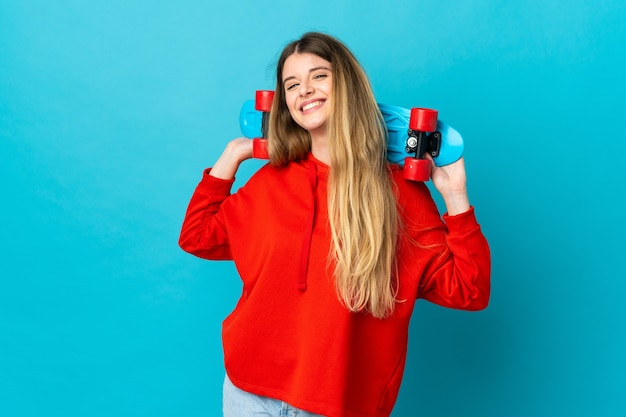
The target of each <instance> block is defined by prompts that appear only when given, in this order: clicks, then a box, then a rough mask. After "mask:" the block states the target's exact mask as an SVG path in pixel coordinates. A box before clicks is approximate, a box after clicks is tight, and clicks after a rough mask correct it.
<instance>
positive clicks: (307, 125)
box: [283, 53, 333, 138]
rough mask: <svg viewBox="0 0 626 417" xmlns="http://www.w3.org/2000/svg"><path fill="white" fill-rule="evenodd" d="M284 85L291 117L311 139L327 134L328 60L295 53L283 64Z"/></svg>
mask: <svg viewBox="0 0 626 417" xmlns="http://www.w3.org/2000/svg"><path fill="white" fill-rule="evenodd" d="M283 88H284V90H285V99H286V102H287V108H288V109H289V113H290V114H291V117H292V118H293V120H294V121H295V122H296V123H297V124H298V125H300V127H302V128H303V129H306V130H307V131H309V133H310V134H311V137H312V138H315V137H316V136H318V135H323V134H325V133H326V122H327V121H328V117H329V115H330V109H331V108H332V106H331V100H332V92H333V73H332V67H331V64H330V62H328V61H326V60H325V59H323V58H320V57H319V56H317V55H314V54H310V53H294V54H292V55H290V56H289V58H287V59H286V60H285V64H284V65H283Z"/></svg>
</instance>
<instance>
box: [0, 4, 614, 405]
mask: <svg viewBox="0 0 626 417" xmlns="http://www.w3.org/2000/svg"><path fill="white" fill-rule="evenodd" d="M625 18H626V2H622V1H619V0H607V1H581V0H569V1H557V0H529V1H525V2H509V1H487V0H474V1H462V0H423V1H414V0H413V1H409V0H406V1H389V2H383V1H376V2H374V1H371V2H370V1H363V0H360V1H356V0H354V1H346V0H332V1H328V0H318V1H316V2H299V1H295V0H291V1H284V0H272V1H263V0H256V1H249V2H243V1H239V2H237V1H221V0H216V1H199V0H179V1H177V2H169V1H167V2H166V1H154V0H152V1H147V0H123V1H122V0H108V1H100V2H84V1H79V0H74V1H72V0H57V1H43V0H38V1H37V0H3V1H2V2H0V138H1V140H0V180H1V185H2V188H1V190H2V196H3V197H2V202H1V203H0V214H1V219H2V239H1V245H2V246H1V248H0V274H1V278H0V415H2V416H11V417H18V416H19V417H26V416H65V417H71V416H81V417H83V416H187V417H192V416H217V415H219V413H220V409H221V383H222V378H223V367H222V353H221V341H220V326H221V321H222V319H223V318H224V317H225V316H226V315H227V314H228V313H229V312H230V311H231V309H232V308H233V306H234V304H235V302H236V300H237V298H238V294H239V291H240V285H239V281H238V278H237V276H236V273H235V270H234V268H233V266H232V265H231V264H230V263H226V262H222V263H219V262H207V261H202V260H199V259H196V258H194V257H192V256H190V255H188V254H185V253H183V252H182V251H181V250H180V249H179V248H178V246H177V238H178V232H179V230H180V225H181V222H182V218H183V215H184V211H185V209H186V205H187V203H188V199H189V197H190V195H191V192H192V191H193V188H194V187H195V185H196V183H197V182H198V181H199V179H200V176H201V172H202V170H203V168H205V167H207V166H210V165H211V164H212V163H213V162H214V160H215V159H216V158H217V156H218V155H219V154H220V152H221V150H222V149H223V147H224V145H225V144H226V143H227V141H228V140H230V139H231V138H233V137H235V136H238V135H239V127H238V119H237V117H238V112H239V108H240V106H241V104H242V102H243V101H244V100H247V99H251V98H253V94H254V91H255V90H256V89H264V88H273V72H272V71H273V64H274V62H275V59H276V58H277V54H278V52H279V51H280V49H281V48H282V46H284V44H285V43H286V42H287V41H289V40H291V39H293V38H296V37H298V36H299V35H301V34H302V33H303V32H304V31H307V30H311V29H314V30H322V31H327V32H329V33H331V34H333V35H336V36H338V37H339V38H341V39H342V40H344V41H345V42H346V43H347V44H348V45H349V46H350V47H351V49H352V50H353V51H354V53H355V54H356V55H357V57H358V58H359V59H360V60H361V62H362V64H363V65H364V67H365V68H366V70H367V72H368V74H369V76H370V78H371V81H372V84H373V86H374V89H375V92H376V96H377V99H378V100H379V101H380V102H383V103H388V104H395V105H400V106H404V107H412V106H423V107H434V108H437V109H439V111H440V116H441V118H442V119H444V120H446V121H448V122H449V123H450V124H452V125H453V126H454V127H456V128H457V129H458V130H459V131H461V132H462V133H463V135H464V137H465V140H466V144H467V149H466V160H467V169H468V175H469V189H470V197H471V200H472V203H473V204H474V205H475V206H477V210H478V217H479V221H480V222H481V224H482V225H483V228H484V231H485V233H486V235H487V236H488V238H489V241H490V244H491V247H492V251H493V277H492V278H493V292H492V302H491V305H490V307H489V308H488V309H487V310H486V311H483V312H479V313H467V312H459V311H453V310H446V309H443V308H441V307H437V306H433V305H430V304H428V303H425V302H420V303H418V307H417V309H416V311H415V315H414V318H413V321H412V325H411V339H410V346H409V356H408V364H407V371H406V377H405V381H404V384H403V386H402V389H401V392H400V397H399V399H398V403H397V407H396V410H395V411H394V414H393V415H394V417H400V416H418V415H420V416H422V415H423V416H457V415H464V416H481V417H485V416H531V415H532V416H552V415H576V416H578V415H580V416H623V415H626V403H625V402H624V399H623V394H624V392H626V377H625V373H626V359H625V358H626V355H625V354H624V352H626V335H625V330H626V323H625V319H626V307H625V306H624V304H623V302H622V300H623V298H624V292H625V291H626V284H625V282H626V273H625V272H624V266H623V256H624V249H625V248H626V245H625V243H624V235H625V227H624V208H623V202H622V194H623V192H624V183H625V181H624V180H626V170H625V168H624V165H623V155H624V152H625V151H626V147H625V145H624V143H625V135H624V133H623V128H622V127H621V123H622V122H623V120H624V119H623V116H622V113H623V112H624V110H625V104H626V103H625V99H624V97H625V96H626V88H625V87H626V83H625V82H624V80H623V67H624V64H625V61H626V60H625V57H626V42H625V41H626V29H625V26H624V21H625ZM258 166H259V165H258V163H257V162H256V161H250V162H248V163H246V164H245V166H244V167H242V171H241V172H240V174H239V177H238V181H240V182H241V181H244V180H245V179H246V178H247V176H249V174H250V173H252V172H253V171H254V170H255V169H257V168H258ZM438 203H440V201H438Z"/></svg>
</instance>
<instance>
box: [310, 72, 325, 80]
mask: <svg viewBox="0 0 626 417" xmlns="http://www.w3.org/2000/svg"><path fill="white" fill-rule="evenodd" d="M326 77H328V74H326V73H320V74H316V75H315V76H314V77H313V78H314V79H316V80H321V79H324V78H326Z"/></svg>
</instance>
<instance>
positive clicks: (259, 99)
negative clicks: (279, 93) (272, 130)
mask: <svg viewBox="0 0 626 417" xmlns="http://www.w3.org/2000/svg"><path fill="white" fill-rule="evenodd" d="M272 101H274V92H273V91H272V90H257V92H256V97H255V101H254V108H255V110H258V111H262V112H266V113H267V112H269V111H270V110H272Z"/></svg>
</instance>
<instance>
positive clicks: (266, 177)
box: [179, 155, 490, 417]
mask: <svg viewBox="0 0 626 417" xmlns="http://www.w3.org/2000/svg"><path fill="white" fill-rule="evenodd" d="M328 170H329V167H328V166H326V165H324V164H323V163H321V162H319V161H317V160H315V159H314V158H313V157H312V155H309V158H308V159H307V160H305V161H301V162H298V163H295V162H294V163H290V164H289V165H288V166H286V167H283V168H275V167H271V166H269V165H266V166H264V167H263V168H261V169H260V170H259V171H258V172H257V173H256V174H254V175H253V176H252V178H250V180H249V181H248V182H247V183H246V185H244V186H243V187H242V188H241V189H239V190H238V191H237V192H236V193H234V194H232V195H231V193H230V190H231V187H232V184H233V181H225V180H220V179H217V178H214V177H212V176H210V175H208V174H209V170H207V171H206V172H205V174H204V177H203V178H202V180H201V182H200V184H199V185H198V186H197V188H196V190H195V192H194V194H193V196H192V198H191V202H190V203H189V207H188V209H187V214H186V216H185V220H184V223H183V226H182V232H181V236H180V242H179V243H180V246H181V247H182V248H183V249H184V250H185V251H187V252H189V253H192V254H194V255H196V256H199V257H201V258H206V259H213V260H231V259H232V260H234V262H235V265H236V267H237V270H238V272H239V274H240V276H241V279H242V281H243V294H242V296H241V298H240V300H239V302H238V303H237V306H236V307H235V309H234V311H233V312H232V313H231V314H230V315H229V316H228V317H227V318H226V320H224V323H223V330H222V339H223V347H224V359H225V367H226V372H227V373H228V376H229V378H230V379H231V381H232V382H233V384H234V385H236V386H237V387H239V388H241V389H243V390H245V391H248V392H251V393H254V394H257V395H262V396H267V397H272V398H276V399H280V400H282V401H285V402H287V403H289V404H291V405H293V406H295V407H297V408H301V409H304V410H307V411H309V412H312V413H316V414H321V415H324V416H328V417H383V416H389V414H390V413H391V410H392V408H393V405H394V403H395V401H396V398H397V395H398V391H399V388H400V381H401V379H402V374H403V371H404V365H405V359H406V352H407V340H408V327H409V318H410V316H411V313H412V311H413V307H414V304H415V300H416V299H418V298H423V299H426V300H429V301H431V302H433V303H436V304H439V305H442V306H446V307H450V308H457V309H465V310H479V309H483V308H485V307H486V306H487V303H488V300H489V290H490V278H489V277H490V255H489V247H488V245H487V241H486V239H485V237H484V236H483V234H482V232H481V230H480V226H479V225H478V223H477V222H476V218H475V216H474V210H473V208H472V209H470V210H469V211H467V212H466V213H463V214H459V215H457V216H447V215H444V216H443V219H444V220H445V223H444V222H443V221H442V218H441V217H440V215H439V213H438V211H437V208H436V206H435V203H434V202H433V199H432V198H431V195H430V193H429V191H428V188H427V187H426V186H425V185H424V184H423V183H418V182H410V181H406V180H404V179H403V178H402V172H401V170H400V169H399V168H397V167H394V168H392V174H391V175H392V176H393V179H394V181H395V183H396V185H397V194H398V201H399V206H400V207H401V210H400V211H401V217H402V220H403V222H404V227H403V231H404V234H403V237H402V238H401V239H400V242H399V246H398V260H399V288H398V299H400V300H403V301H402V302H400V303H398V304H397V307H396V309H395V312H394V314H393V315H392V316H391V317H389V318H387V319H376V318H374V317H373V316H372V315H370V314H367V313H352V312H350V311H348V310H347V309H346V308H345V307H343V306H342V305H341V304H340V302H339V300H338V298H337V294H336V292H335V287H334V283H333V279H332V276H331V275H329V273H328V264H327V259H328V251H329V248H330V233H329V226H328V213H327V201H326V185H327V179H328Z"/></svg>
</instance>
